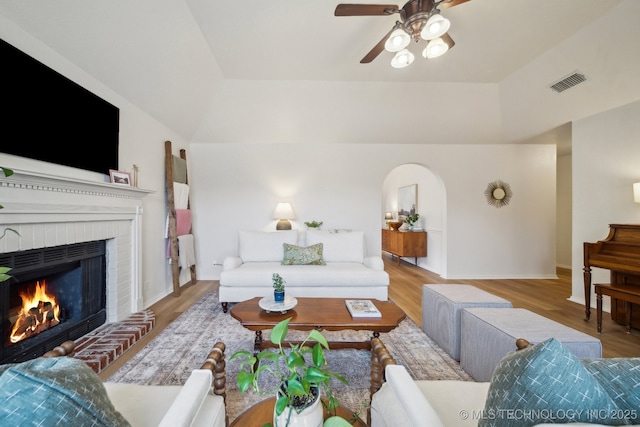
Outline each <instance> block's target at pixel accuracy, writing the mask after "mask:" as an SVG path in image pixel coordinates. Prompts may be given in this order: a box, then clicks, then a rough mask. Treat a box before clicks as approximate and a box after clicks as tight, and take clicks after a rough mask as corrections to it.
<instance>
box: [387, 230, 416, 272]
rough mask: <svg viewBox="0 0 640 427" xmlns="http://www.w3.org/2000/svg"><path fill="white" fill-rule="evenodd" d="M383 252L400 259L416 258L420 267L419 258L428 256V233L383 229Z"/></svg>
mask: <svg viewBox="0 0 640 427" xmlns="http://www.w3.org/2000/svg"><path fill="white" fill-rule="evenodd" d="M382 250H383V251H385V252H389V253H390V254H391V255H395V256H397V257H398V264H400V258H401V257H414V258H415V259H416V265H418V257H426V256H427V232H426V231H398V230H388V229H384V228H383V229H382Z"/></svg>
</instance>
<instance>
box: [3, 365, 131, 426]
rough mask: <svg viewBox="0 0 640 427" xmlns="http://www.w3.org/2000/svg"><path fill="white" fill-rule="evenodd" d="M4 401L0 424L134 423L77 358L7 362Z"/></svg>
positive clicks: (98, 424) (87, 424)
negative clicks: (129, 420) (118, 407)
mask: <svg viewBox="0 0 640 427" xmlns="http://www.w3.org/2000/svg"><path fill="white" fill-rule="evenodd" d="M0 402H2V405H0V425H1V426H42V427H53V426H74V427H79V426H96V427H98V426H104V427H125V426H127V427H128V426H130V424H129V423H128V422H127V420H125V419H124V417H123V416H122V415H121V414H120V413H119V412H118V411H117V410H116V409H115V408H114V407H113V404H112V403H111V401H110V400H109V397H108V396H107V391H106V390H105V388H104V385H103V384H102V381H101V380H100V377H98V375H97V374H96V373H95V372H94V371H93V370H92V369H91V368H89V367H88V366H87V364H86V363H84V362H83V361H82V360H79V359H74V358H72V357H52V358H38V359H33V360H29V361H27V362H23V363H16V364H11V365H4V366H3V369H2V371H1V374H0Z"/></svg>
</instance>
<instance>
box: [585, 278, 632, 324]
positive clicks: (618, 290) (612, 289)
mask: <svg viewBox="0 0 640 427" xmlns="http://www.w3.org/2000/svg"><path fill="white" fill-rule="evenodd" d="M593 288H594V290H595V291H596V310H597V313H598V333H602V295H608V296H610V297H612V298H616V299H619V300H621V301H624V309H625V312H626V313H625V314H626V324H627V325H626V326H627V333H628V334H630V333H631V304H632V303H633V304H640V288H639V287H638V286H634V285H625V284H618V283H616V284H615V285H612V284H611V283H596V284H594V285H593Z"/></svg>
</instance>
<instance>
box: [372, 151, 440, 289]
mask: <svg viewBox="0 0 640 427" xmlns="http://www.w3.org/2000/svg"><path fill="white" fill-rule="evenodd" d="M412 184H417V200H416V201H417V203H416V204H417V206H416V207H417V212H418V213H419V214H420V220H419V223H418V224H419V227H421V228H422V229H424V230H425V231H426V232H427V256H426V258H418V266H419V267H421V268H424V269H425V270H429V271H431V272H433V273H436V274H439V275H440V276H443V277H446V275H447V251H446V247H447V239H446V236H447V233H446V225H447V221H446V219H447V215H446V211H447V204H446V191H445V187H444V183H443V182H442V179H441V178H440V177H439V176H438V175H436V174H435V173H433V172H432V171H431V170H430V169H429V168H428V167H426V166H424V165H420V164H413V163H410V164H403V165H400V166H397V167H395V168H394V169H392V170H391V171H390V172H389V173H388V174H387V176H386V178H385V179H384V181H383V183H382V217H384V213H385V212H391V213H392V214H393V217H394V218H397V215H398V189H399V188H401V187H405V186H407V185H412ZM406 261H407V262H411V263H413V262H414V260H412V259H407V260H406Z"/></svg>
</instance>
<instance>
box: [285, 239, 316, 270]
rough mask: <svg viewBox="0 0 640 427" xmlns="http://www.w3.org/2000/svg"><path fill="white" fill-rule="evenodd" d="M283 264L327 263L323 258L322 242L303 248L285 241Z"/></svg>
mask: <svg viewBox="0 0 640 427" xmlns="http://www.w3.org/2000/svg"><path fill="white" fill-rule="evenodd" d="M282 245H283V247H284V257H283V258H282V265H326V263H325V262H324V260H323V259H322V243H318V244H315V245H311V246H308V247H306V248H303V247H301V246H296V245H291V244H289V243H283V244H282Z"/></svg>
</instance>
